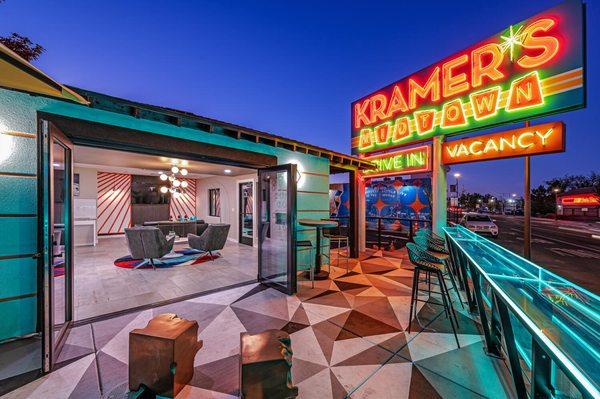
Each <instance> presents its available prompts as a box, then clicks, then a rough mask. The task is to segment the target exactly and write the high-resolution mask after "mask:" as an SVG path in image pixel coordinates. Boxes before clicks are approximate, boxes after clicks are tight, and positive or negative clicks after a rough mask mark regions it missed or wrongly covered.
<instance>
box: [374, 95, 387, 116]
mask: <svg viewBox="0 0 600 399" xmlns="http://www.w3.org/2000/svg"><path fill="white" fill-rule="evenodd" d="M386 107H387V98H386V97H385V96H384V95H383V94H375V95H374V96H373V97H371V123H375V122H377V121H382V120H384V119H385V108H386Z"/></svg>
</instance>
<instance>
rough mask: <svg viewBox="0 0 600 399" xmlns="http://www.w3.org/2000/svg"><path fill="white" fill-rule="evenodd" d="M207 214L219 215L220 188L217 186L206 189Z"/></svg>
mask: <svg viewBox="0 0 600 399" xmlns="http://www.w3.org/2000/svg"><path fill="white" fill-rule="evenodd" d="M208 216H217V217H219V216H221V190H220V189H218V188H211V189H209V190H208Z"/></svg>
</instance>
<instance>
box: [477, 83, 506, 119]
mask: <svg viewBox="0 0 600 399" xmlns="http://www.w3.org/2000/svg"><path fill="white" fill-rule="evenodd" d="M501 91H502V89H501V88H500V86H496V87H492V88H491V89H488V90H484V91H480V92H479V93H473V94H471V95H470V97H471V108H472V109H473V117H474V118H475V120H481V119H485V118H488V117H490V116H492V115H494V114H495V113H496V110H497V109H498V100H499V99H500V92H501Z"/></svg>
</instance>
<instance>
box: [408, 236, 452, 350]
mask: <svg viewBox="0 0 600 399" xmlns="http://www.w3.org/2000/svg"><path fill="white" fill-rule="evenodd" d="M406 248H407V249H408V257H409V259H410V261H411V263H412V264H413V265H414V266H415V271H414V276H413V286H412V293H411V298H410V312H409V316H408V332H409V333H410V325H411V322H412V319H413V309H414V311H415V317H416V314H417V309H416V306H415V305H416V303H417V302H425V303H430V304H432V305H438V306H443V307H444V313H445V314H446V317H448V318H449V319H450V325H451V326H452V331H453V332H454V338H455V339H456V345H457V346H458V347H459V348H460V342H458V335H457V334H456V329H457V328H458V319H457V318H456V313H454V307H453V306H452V300H451V299H450V294H449V293H448V288H447V287H446V282H445V280H444V275H443V269H444V265H443V264H442V263H439V262H438V259H437V258H434V257H433V256H431V255H429V254H427V252H425V251H423V250H422V249H421V248H419V247H418V246H417V245H416V244H413V243H410V242H409V243H407V244H406ZM421 273H425V274H426V276H427V278H429V279H430V278H431V277H430V275H431V274H434V275H436V276H437V279H438V283H439V284H438V285H439V287H440V291H431V285H430V286H429V289H428V290H427V292H428V293H429V296H430V297H429V298H427V300H423V299H419V292H420V291H424V290H421V289H420V288H419V282H420V281H419V278H420V274H421ZM431 294H440V295H441V297H442V303H441V304H440V303H437V302H431V301H430V299H431Z"/></svg>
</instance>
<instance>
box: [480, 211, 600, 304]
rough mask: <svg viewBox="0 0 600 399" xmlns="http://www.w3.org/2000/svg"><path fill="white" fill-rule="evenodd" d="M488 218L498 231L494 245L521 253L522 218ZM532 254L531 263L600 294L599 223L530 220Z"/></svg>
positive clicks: (501, 216) (495, 216)
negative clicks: (492, 221)
mask: <svg viewBox="0 0 600 399" xmlns="http://www.w3.org/2000/svg"><path fill="white" fill-rule="evenodd" d="M491 216H492V219H494V220H495V221H496V224H497V225H498V228H499V235H498V238H497V239H496V242H497V243H498V244H500V245H502V246H504V247H506V248H508V249H510V250H511V251H513V252H516V253H518V254H522V253H523V217H522V216H503V215H491ZM593 236H597V237H598V238H594V237H593ZM531 254H532V261H533V262H534V263H536V264H538V265H540V266H543V267H545V268H546V269H548V270H550V271H552V272H554V273H556V274H558V275H560V276H562V277H565V278H566V279H568V280H570V281H572V282H574V283H577V284H579V285H581V286H583V287H585V288H587V289H588V290H590V291H592V292H593V293H595V294H600V223H595V224H589V223H577V222H569V221H558V222H556V221H554V220H548V219H537V218H533V219H532V223H531Z"/></svg>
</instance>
